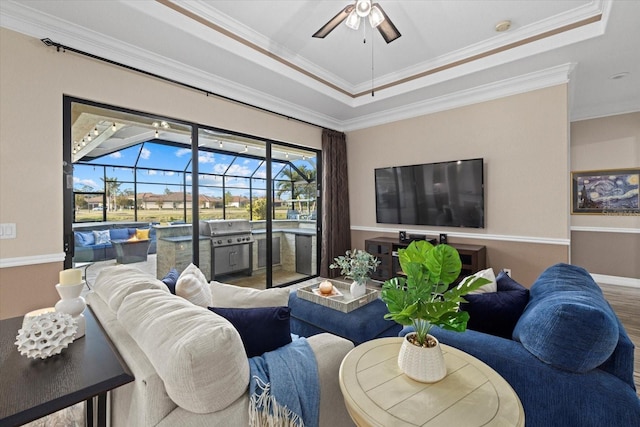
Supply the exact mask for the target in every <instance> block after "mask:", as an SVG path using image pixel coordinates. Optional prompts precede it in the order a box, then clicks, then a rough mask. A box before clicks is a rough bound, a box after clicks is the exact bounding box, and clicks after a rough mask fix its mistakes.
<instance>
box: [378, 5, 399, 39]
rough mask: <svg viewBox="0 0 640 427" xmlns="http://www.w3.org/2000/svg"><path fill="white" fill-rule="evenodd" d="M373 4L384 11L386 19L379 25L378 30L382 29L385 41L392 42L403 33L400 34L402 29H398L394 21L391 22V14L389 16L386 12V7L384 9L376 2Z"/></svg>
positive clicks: (381, 33) (381, 32)
mask: <svg viewBox="0 0 640 427" xmlns="http://www.w3.org/2000/svg"><path fill="white" fill-rule="evenodd" d="M373 6H377V7H378V9H380V12H381V13H382V15H383V16H384V21H382V23H381V24H380V25H378V31H380V35H382V38H383V39H384V41H386V42H387V43H391V42H392V41H394V40H395V39H397V38H398V37H400V36H401V35H402V34H400V31H398V29H397V28H396V26H395V25H393V22H391V19H389V16H387V14H386V13H385V12H384V9H382V6H380V5H379V4H378V3H374V4H373Z"/></svg>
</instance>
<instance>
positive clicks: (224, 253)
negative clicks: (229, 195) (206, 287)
mask: <svg viewBox="0 0 640 427" xmlns="http://www.w3.org/2000/svg"><path fill="white" fill-rule="evenodd" d="M200 235H201V236H207V237H209V239H210V240H211V267H212V268H211V277H212V279H213V278H214V277H215V276H216V275H221V274H229V273H236V272H242V271H244V272H246V273H247V274H249V275H250V274H251V271H252V267H251V264H252V251H251V249H252V247H251V245H252V244H253V236H252V234H251V224H250V223H249V221H248V220H246V219H230V220H215V219H214V220H205V221H200Z"/></svg>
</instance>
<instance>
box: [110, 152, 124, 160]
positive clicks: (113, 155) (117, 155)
mask: <svg viewBox="0 0 640 427" xmlns="http://www.w3.org/2000/svg"><path fill="white" fill-rule="evenodd" d="M109 157H111V158H112V159H119V158H121V157H122V153H121V152H119V151H116V152H115V153H111V154H109Z"/></svg>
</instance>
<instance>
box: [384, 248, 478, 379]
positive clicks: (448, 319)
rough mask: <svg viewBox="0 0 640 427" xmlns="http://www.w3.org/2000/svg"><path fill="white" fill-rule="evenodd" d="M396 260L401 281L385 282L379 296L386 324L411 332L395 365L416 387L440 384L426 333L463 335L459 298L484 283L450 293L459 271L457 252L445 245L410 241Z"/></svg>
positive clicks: (468, 283) (433, 343)
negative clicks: (436, 328) (443, 331)
mask: <svg viewBox="0 0 640 427" xmlns="http://www.w3.org/2000/svg"><path fill="white" fill-rule="evenodd" d="M398 258H399V261H400V267H401V268H402V272H403V273H404V275H405V276H404V277H403V276H399V277H394V278H392V279H390V280H387V281H386V282H385V283H384V285H383V286H382V291H381V298H382V300H383V301H384V302H385V303H386V304H387V309H388V310H389V313H387V314H386V315H385V318H387V319H392V320H394V321H396V322H398V323H400V324H401V325H404V326H409V325H412V326H413V327H414V329H415V332H412V333H410V334H408V335H406V336H405V340H404V341H403V344H402V347H401V348H400V354H399V356H398V365H399V366H400V369H402V370H403V372H404V373H405V374H407V375H408V376H409V377H411V378H413V379H415V380H417V381H423V382H435V381H439V380H440V379H442V378H443V377H444V376H445V375H446V366H445V364H444V358H443V356H442V351H441V349H440V345H439V343H438V340H437V339H436V338H435V337H433V336H432V335H429V331H430V330H431V328H432V327H433V326H439V327H442V328H444V329H449V330H453V331H458V332H463V331H464V330H465V329H466V328H467V321H468V320H469V313H467V312H466V311H461V310H459V306H460V303H461V302H465V299H464V298H463V296H464V295H466V294H468V293H469V292H471V291H474V290H476V289H478V288H480V287H481V286H482V285H485V284H487V283H489V281H488V280H487V279H484V278H476V277H473V276H471V277H467V278H465V279H464V280H462V281H461V282H460V283H459V284H458V285H455V286H452V287H451V288H449V286H450V285H451V284H452V283H453V282H454V281H455V280H456V279H457V278H458V276H459V275H460V271H461V269H462V262H461V261H460V255H459V254H458V251H457V250H456V249H455V248H454V247H452V246H449V245H437V246H433V245H432V244H431V243H429V242H427V241H425V240H420V241H414V242H412V243H411V244H410V245H409V246H408V247H407V248H406V249H400V250H399V251H398ZM414 353H415V354H414Z"/></svg>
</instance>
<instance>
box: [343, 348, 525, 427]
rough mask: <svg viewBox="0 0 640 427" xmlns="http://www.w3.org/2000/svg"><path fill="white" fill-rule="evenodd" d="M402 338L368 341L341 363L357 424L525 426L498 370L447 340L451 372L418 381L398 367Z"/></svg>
mask: <svg viewBox="0 0 640 427" xmlns="http://www.w3.org/2000/svg"><path fill="white" fill-rule="evenodd" d="M402 340H403V338H380V339H376V340H372V341H367V342H365V343H364V344H361V345H359V346H357V347H356V348H354V349H353V350H351V351H350V352H349V354H347V355H346V356H345V358H344V360H343V361H342V365H341V366H340V388H341V389H342V394H343V396H344V401H345V405H346V407H347V410H348V411H349V414H350V415H351V418H352V419H353V420H354V421H355V423H356V424H357V425H358V426H393V427H400V426H413V427H415V426H423V427H426V426H456V427H466V426H524V410H523V408H522V404H521V403H520V399H518V395H516V393H515V392H514V391H513V389H512V388H511V386H510V385H509V384H508V383H507V382H506V381H505V380H504V378H502V377H501V376H500V375H499V374H498V373H497V372H496V371H494V370H493V369H491V368H490V367H489V366H487V365H486V364H485V363H483V362H482V361H480V360H478V359H476V358H475V357H473V356H471V355H469V354H467V353H464V352H463V351H460V350H458V349H456V348H453V347H449V346H447V345H442V344H441V346H442V352H443V354H444V359H445V362H446V364H447V376H446V377H445V378H443V379H442V380H440V381H438V382H437V383H433V384H426V383H420V382H417V381H414V380H412V379H410V378H409V377H407V376H406V375H404V374H403V373H402V372H401V371H400V368H398V351H399V350H400V345H401V343H402Z"/></svg>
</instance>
